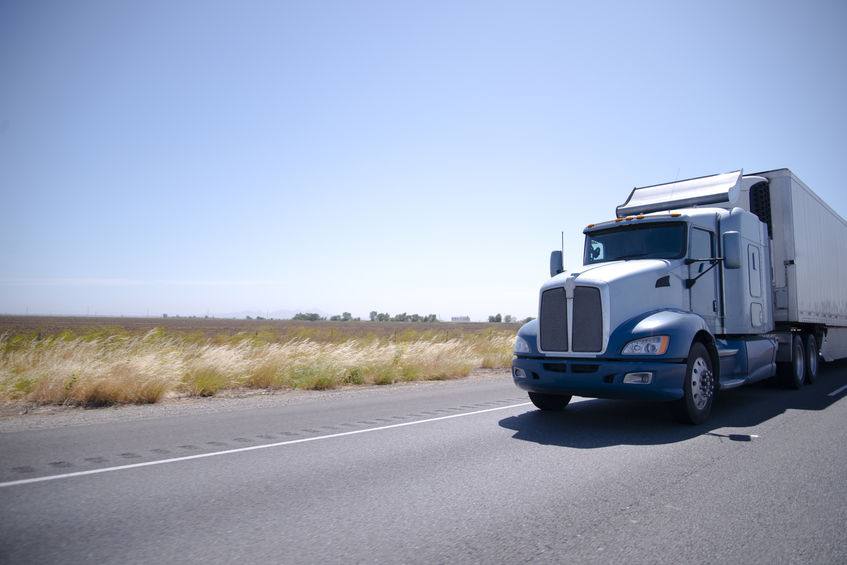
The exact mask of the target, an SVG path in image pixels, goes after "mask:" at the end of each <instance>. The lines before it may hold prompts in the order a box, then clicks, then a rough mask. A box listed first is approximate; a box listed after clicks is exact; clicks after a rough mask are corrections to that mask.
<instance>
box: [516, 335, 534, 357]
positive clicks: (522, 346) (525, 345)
mask: <svg viewBox="0 0 847 565" xmlns="http://www.w3.org/2000/svg"><path fill="white" fill-rule="evenodd" d="M515 353H532V350H531V349H530V348H529V342H528V341H527V340H525V339H524V338H522V337H521V336H518V337H517V339H515Z"/></svg>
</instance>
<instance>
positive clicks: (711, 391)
mask: <svg viewBox="0 0 847 565" xmlns="http://www.w3.org/2000/svg"><path fill="white" fill-rule="evenodd" d="M682 392H683V394H682V398H680V399H679V400H677V401H676V404H675V406H674V408H675V410H674V412H675V415H676V417H677V419H678V420H679V421H680V422H682V423H684V424H702V423H703V422H705V421H706V419H707V418H708V417H709V413H711V411H712V400H713V398H714V396H715V374H714V373H713V372H712V356H711V355H709V350H708V349H706V346H705V345H703V344H702V343H700V342H697V343H695V344H694V345H692V346H691V351H690V352H689V353H688V364H687V366H686V369H685V381H684V382H683V383H682Z"/></svg>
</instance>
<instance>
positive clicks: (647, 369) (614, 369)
mask: <svg viewBox="0 0 847 565" xmlns="http://www.w3.org/2000/svg"><path fill="white" fill-rule="evenodd" d="M685 369H686V365H685V363H683V362H667V363H661V362H657V361H654V360H628V359H626V360H607V359H559V358H543V359H538V358H529V357H517V358H515V359H513V360H512V378H513V379H514V381H515V384H516V385H517V386H518V387H519V388H522V389H524V390H526V391H529V392H540V393H547V394H572V395H576V396H585V397H588V398H622V399H652V400H675V399H678V398H682V384H683V381H684V379H685ZM636 373H642V374H643V373H649V374H650V375H651V378H650V382H649V383H647V384H643V383H625V382H624V377H625V376H626V375H628V374H636Z"/></svg>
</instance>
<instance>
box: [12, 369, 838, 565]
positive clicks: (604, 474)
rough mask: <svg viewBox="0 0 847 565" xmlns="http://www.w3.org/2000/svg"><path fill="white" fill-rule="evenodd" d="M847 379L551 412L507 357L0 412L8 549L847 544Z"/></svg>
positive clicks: (798, 547) (545, 551)
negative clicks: (412, 380) (715, 397)
mask: <svg viewBox="0 0 847 565" xmlns="http://www.w3.org/2000/svg"><path fill="white" fill-rule="evenodd" d="M845 385H847V365H844V364H839V365H834V366H830V367H827V368H826V369H825V370H824V371H823V373H822V375H821V378H820V380H819V381H818V382H817V383H816V384H815V385H813V386H808V387H805V388H804V389H803V390H800V391H784V390H780V389H777V388H773V387H770V386H766V385H762V386H754V387H747V388H742V389H737V390H733V391H728V392H727V393H725V394H723V395H721V398H720V399H719V400H720V402H719V403H718V404H717V405H716V407H715V411H714V413H713V416H712V419H711V420H710V422H709V423H708V424H706V425H704V426H699V427H685V426H679V425H678V424H676V423H674V421H673V420H672V419H671V417H670V415H669V414H668V412H667V410H666V407H665V406H663V405H655V404H646V403H626V402H613V401H601V400H581V401H577V402H575V403H573V404H572V405H571V406H569V407H568V409H567V410H566V411H565V412H563V413H561V414H549V413H541V412H538V411H536V410H534V408H533V407H532V406H528V405H526V398H525V396H524V395H523V394H522V393H521V392H520V391H518V390H517V389H515V388H514V386H513V385H512V384H511V381H510V379H509V378H508V376H507V375H502V376H497V377H491V378H488V379H484V380H474V381H457V382H448V383H431V384H427V385H424V386H411V387H396V388H393V389H388V388H384V389H376V390H374V391H354V392H352V393H350V392H346V391H345V392H342V393H339V394H329V395H326V396H323V397H321V400H320V401H319V402H317V401H315V402H313V401H309V400H304V401H302V402H297V403H293V404H286V405H282V406H263V407H261V408H255V407H253V406H252V405H250V404H249V402H245V403H244V404H243V405H238V406H234V407H233V406H230V407H228V408H227V409H226V410H223V411H205V412H201V413H188V414H179V415H172V416H166V417H150V418H140V419H136V420H134V421H121V420H117V421H114V420H113V421H104V422H100V423H95V424H86V425H76V426H68V427H60V428H53V429H41V430H33V431H18V432H6V433H2V434H0V453H2V454H3V455H2V459H3V460H2V463H0V477H2V478H0V483H2V484H3V485H4V486H1V487H0V516H2V522H3V525H2V529H0V561H3V562H9V563H23V562H26V563H90V562H102V563H117V562H121V563H124V562H145V563H150V562H188V563H192V562H212V563H217V562H233V561H236V560H243V561H260V560H261V561H266V562H281V563H282V562H284V563H316V562H321V563H388V562H392V563H393V562H397V563H401V562H406V563H433V562H451V563H453V562H466V563H475V562H482V561H487V562H495V563H513V562H551V561H553V562H561V561H571V562H573V561H575V562H581V563H607V562H610V561H613V560H626V561H627V562H629V563H679V562H710V563H739V562H744V563H765V562H768V563H770V562H804V563H834V562H847V534H845V531H847V529H845V528H844V524H845V520H847V487H845V478H847V452H845V449H844V446H845V440H847V430H845V426H844V423H845V422H847V402H845V401H844V400H843V398H844V396H845V395H847V391H841V392H840V393H836V394H833V395H832V396H830V394H831V393H833V392H834V391H836V390H837V389H839V388H840V387H843V386H845ZM154 412H155V409H154ZM119 413H120V411H116V414H119ZM268 445H270V446H272V447H262V446H268ZM190 446H193V448H192V447H190ZM257 447H261V448H260V449H255V448H257ZM223 452H227V453H223ZM196 455H208V456H207V457H203V458H197V459H186V457H191V456H196ZM164 460H172V461H171V462H169V463H159V464H154V465H150V466H144V467H132V468H125V467H126V465H136V464H147V463H154V462H156V461H164ZM108 469H114V470H108ZM102 470H106V471H105V472H98V473H97V474H91V475H75V473H84V472H87V471H102ZM60 475H66V477H65V478H55V479H51V477H57V476H60ZM68 475H69V476H68ZM32 479H35V480H39V481H43V482H34V483H26V484H21V483H20V482H19V481H22V480H32ZM45 479H47V480H45ZM16 481H18V482H16Z"/></svg>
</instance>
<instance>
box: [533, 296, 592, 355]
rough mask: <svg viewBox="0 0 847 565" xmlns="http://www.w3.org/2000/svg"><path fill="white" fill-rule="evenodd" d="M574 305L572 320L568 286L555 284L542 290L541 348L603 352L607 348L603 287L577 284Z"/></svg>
mask: <svg viewBox="0 0 847 565" xmlns="http://www.w3.org/2000/svg"><path fill="white" fill-rule="evenodd" d="M572 307H573V319H572V320H571V324H569V323H568V300H567V297H566V295H565V289H564V288H563V287H556V288H551V289H548V290H545V291H544V292H543V293H542V294H541V308H540V311H539V324H540V327H539V330H540V332H541V350H542V351H563V352H564V351H573V352H582V353H600V352H601V351H602V350H603V303H602V299H601V297H600V289H598V288H595V287H590V286H577V287H575V288H574V293H573V306H572ZM569 338H570V341H569Z"/></svg>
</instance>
